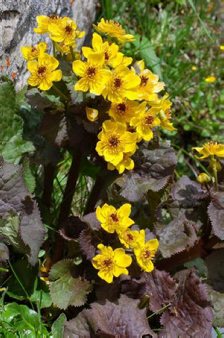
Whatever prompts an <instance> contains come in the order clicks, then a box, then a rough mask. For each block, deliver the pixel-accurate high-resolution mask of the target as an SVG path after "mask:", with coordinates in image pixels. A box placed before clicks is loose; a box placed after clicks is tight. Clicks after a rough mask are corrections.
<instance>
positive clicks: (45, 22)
mask: <svg viewBox="0 0 224 338" xmlns="http://www.w3.org/2000/svg"><path fill="white" fill-rule="evenodd" d="M36 20H37V24H38V26H37V27H36V28H34V32H35V33H38V34H45V33H48V26H49V25H50V24H52V23H55V24H57V25H58V24H59V23H60V22H61V20H62V18H60V17H59V16H57V15H52V16H46V15H39V16H37V17H36Z"/></svg>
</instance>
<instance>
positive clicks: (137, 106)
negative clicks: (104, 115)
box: [108, 100, 144, 123]
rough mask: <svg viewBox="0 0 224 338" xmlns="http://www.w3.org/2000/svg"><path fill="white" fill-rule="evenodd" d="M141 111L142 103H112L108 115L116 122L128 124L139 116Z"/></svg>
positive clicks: (126, 101) (125, 101) (128, 101)
mask: <svg viewBox="0 0 224 338" xmlns="http://www.w3.org/2000/svg"><path fill="white" fill-rule="evenodd" d="M142 109H144V107H143V106H142V103H138V102H135V101H130V100H124V101H123V102H121V103H112V104H111V106H110V110H109V111H108V114H109V116H110V117H112V118H113V119H114V120H115V121H117V122H121V123H129V122H130V120H131V119H132V117H134V116H135V115H137V114H139V113H140V112H141V111H142Z"/></svg>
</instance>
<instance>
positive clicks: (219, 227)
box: [208, 192, 224, 240]
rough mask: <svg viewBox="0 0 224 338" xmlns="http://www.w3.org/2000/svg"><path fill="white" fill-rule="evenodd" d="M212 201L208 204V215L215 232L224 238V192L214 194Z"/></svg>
mask: <svg viewBox="0 0 224 338" xmlns="http://www.w3.org/2000/svg"><path fill="white" fill-rule="evenodd" d="M211 197H212V201H211V203H210V204H209V206H208V215H209V218H210V221H211V224H212V229H213V232H214V234H215V235H216V236H217V237H219V238H220V239H221V240H224V192H215V193H213V194H212V196H211Z"/></svg>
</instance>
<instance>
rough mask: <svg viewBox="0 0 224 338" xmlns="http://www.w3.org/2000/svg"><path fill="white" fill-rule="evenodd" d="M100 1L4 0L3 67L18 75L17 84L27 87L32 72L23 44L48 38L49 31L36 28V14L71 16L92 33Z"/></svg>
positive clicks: (0, 28) (0, 4) (0, 26)
mask: <svg viewBox="0 0 224 338" xmlns="http://www.w3.org/2000/svg"><path fill="white" fill-rule="evenodd" d="M96 3H97V0H0V39H1V41H0V65H1V70H3V72H4V74H7V75H10V76H11V75H12V74H13V76H14V77H16V85H17V88H21V87H23V86H24V85H25V84H26V80H27V77H28V72H27V70H26V62H25V61H24V60H23V58H22V56H21V53H20V48H21V46H24V45H32V44H36V43H38V42H39V41H40V40H42V41H43V40H45V41H48V40H47V37H46V36H45V35H39V34H36V33H34V32H33V28H34V27H36V16H37V15H50V14H57V15H59V16H69V17H72V18H73V19H74V20H75V21H76V22H77V25H78V27H79V28H80V30H84V31H85V32H86V33H88V31H89V30H90V28H91V24H92V22H93V20H94V18H95V13H96ZM82 42H83V41H82ZM9 60H10V62H9ZM9 63H10V64H9Z"/></svg>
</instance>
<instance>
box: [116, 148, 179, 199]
mask: <svg viewBox="0 0 224 338" xmlns="http://www.w3.org/2000/svg"><path fill="white" fill-rule="evenodd" d="M136 156H137V158H136V166H135V169H134V170H133V171H132V172H129V173H127V174H125V175H123V176H122V177H121V178H119V179H118V180H117V181H115V183H116V184H117V185H118V187H119V188H120V194H121V196H123V197H124V198H125V199H127V200H128V201H131V202H136V201H139V200H140V199H142V198H143V197H144V195H145V194H146V193H147V192H148V191H149V190H152V191H155V192H156V191H159V190H161V189H163V188H164V187H165V186H166V185H167V183H168V181H169V179H170V178H171V176H172V174H173V171H174V169H175V166H176V163H177V159H176V155H175V152H174V150H173V149H172V148H171V147H170V146H169V145H167V144H164V145H163V144H162V145H160V148H157V149H154V150H149V149H142V150H141V149H140V150H139V151H138V155H136Z"/></svg>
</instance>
